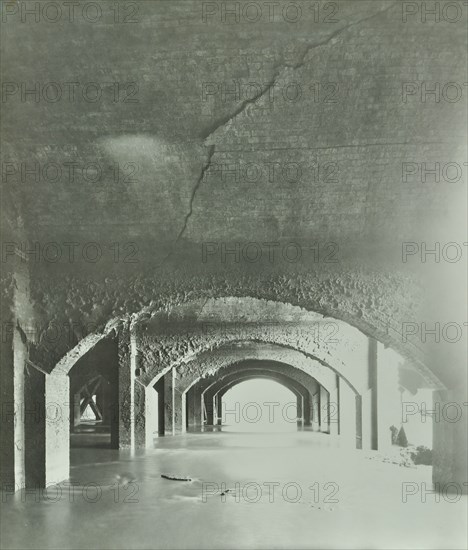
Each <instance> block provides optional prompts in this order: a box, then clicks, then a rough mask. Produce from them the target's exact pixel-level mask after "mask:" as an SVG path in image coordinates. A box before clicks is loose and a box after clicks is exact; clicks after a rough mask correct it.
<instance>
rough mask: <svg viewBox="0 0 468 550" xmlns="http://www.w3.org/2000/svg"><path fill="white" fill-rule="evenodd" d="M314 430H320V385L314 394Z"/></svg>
mask: <svg viewBox="0 0 468 550" xmlns="http://www.w3.org/2000/svg"><path fill="white" fill-rule="evenodd" d="M312 430H313V431H314V432H319V431H320V386H319V388H318V389H317V391H316V392H315V393H314V394H312Z"/></svg>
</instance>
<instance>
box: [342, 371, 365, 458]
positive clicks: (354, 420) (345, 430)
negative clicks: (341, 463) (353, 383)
mask: <svg viewBox="0 0 468 550" xmlns="http://www.w3.org/2000/svg"><path fill="white" fill-rule="evenodd" d="M338 395H339V426H340V444H342V445H343V446H344V447H346V448H352V449H355V448H359V447H360V445H361V443H360V441H361V440H360V430H358V428H357V426H358V425H359V426H360V425H361V421H360V414H361V413H360V411H361V407H360V406H359V405H358V400H360V398H359V399H358V400H357V399H356V397H357V396H356V394H355V392H354V391H353V390H352V389H351V388H350V387H349V385H348V384H347V383H346V382H343V380H340V382H339V394H338Z"/></svg>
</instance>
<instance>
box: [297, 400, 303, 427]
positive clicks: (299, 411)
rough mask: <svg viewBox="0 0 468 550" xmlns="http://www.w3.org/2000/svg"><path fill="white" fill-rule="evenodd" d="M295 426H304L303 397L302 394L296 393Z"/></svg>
mask: <svg viewBox="0 0 468 550" xmlns="http://www.w3.org/2000/svg"><path fill="white" fill-rule="evenodd" d="M296 411H297V426H298V427H299V428H302V426H304V398H303V397H302V395H296Z"/></svg>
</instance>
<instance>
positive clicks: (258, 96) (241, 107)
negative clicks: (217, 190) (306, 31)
mask: <svg viewBox="0 0 468 550" xmlns="http://www.w3.org/2000/svg"><path fill="white" fill-rule="evenodd" d="M396 5H397V2H394V3H392V4H390V5H389V6H387V7H386V8H384V9H382V10H379V11H378V12H376V13H373V14H372V15H368V16H367V17H363V18H362V19H359V20H358V21H354V22H353V23H349V24H348V25H345V26H343V27H341V28H340V29H337V30H336V31H334V32H333V33H332V34H330V35H329V36H327V38H324V39H323V40H321V41H320V42H315V43H314V44H309V45H308V46H307V47H306V48H305V49H304V52H303V53H302V54H301V56H300V59H299V61H297V62H296V63H277V64H275V65H274V66H273V69H274V71H273V76H272V77H271V79H270V80H269V82H268V83H267V84H266V85H265V87H264V88H263V89H262V90H261V91H260V92H258V93H257V94H255V95H254V96H252V97H249V98H248V99H245V100H244V101H242V102H241V103H240V104H239V106H238V107H237V108H236V109H235V110H234V111H233V112H232V113H231V114H229V115H226V116H224V117H222V118H221V119H219V120H218V121H217V122H216V123H214V124H213V126H211V127H210V128H209V129H208V130H207V131H206V132H204V134H202V137H203V138H204V139H205V141H206V140H207V139H208V138H209V137H210V136H211V135H213V134H214V133H215V132H216V131H217V130H218V129H219V128H222V127H223V126H225V125H226V124H228V123H229V122H231V121H232V120H234V119H235V118H236V117H237V116H239V115H240V114H241V113H243V112H244V111H245V109H246V108H247V107H248V106H249V105H252V104H254V103H256V102H257V101H258V100H259V99H261V98H262V97H264V96H265V95H266V94H267V93H269V92H270V90H271V89H272V88H273V87H274V86H275V85H276V83H277V81H278V79H279V77H280V76H281V73H282V71H283V69H292V70H294V71H295V70H297V69H300V68H301V67H303V66H304V65H305V64H306V62H307V61H306V57H307V55H308V53H309V52H310V51H312V50H314V49H316V48H320V47H322V46H326V45H327V44H328V43H330V42H331V41H332V40H334V39H335V38H336V37H337V36H339V35H340V34H342V33H343V32H345V31H346V30H348V29H349V28H351V27H354V26H356V25H360V24H361V23H364V22H366V21H368V20H370V19H373V18H374V17H377V16H379V15H382V14H383V13H385V12H386V11H389V10H390V9H391V8H393V7H394V6H396Z"/></svg>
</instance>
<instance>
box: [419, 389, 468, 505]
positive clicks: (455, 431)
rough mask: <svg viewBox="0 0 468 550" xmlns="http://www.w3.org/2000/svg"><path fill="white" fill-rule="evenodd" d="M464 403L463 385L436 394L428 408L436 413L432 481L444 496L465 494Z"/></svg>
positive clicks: (466, 425) (466, 427)
mask: <svg viewBox="0 0 468 550" xmlns="http://www.w3.org/2000/svg"><path fill="white" fill-rule="evenodd" d="M467 401H468V399H467V395H466V389H465V388H464V384H463V382H462V383H461V384H460V385H459V387H458V388H457V389H456V390H443V391H442V390H437V391H435V392H434V400H433V406H432V407H429V406H428V407H427V409H430V408H431V409H432V410H434V411H435V413H434V419H433V425H432V426H433V442H432V444H433V462H432V464H433V468H432V480H433V482H434V484H435V490H436V491H440V492H442V493H443V494H446V493H458V494H460V493H465V494H466V493H467V489H468V483H467V476H466V473H467V471H468V464H467V454H466V448H467V444H468V442H467V434H468V423H467V414H466V403H467ZM451 498H454V497H451ZM447 500H448V499H447ZM453 502H456V501H453Z"/></svg>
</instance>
